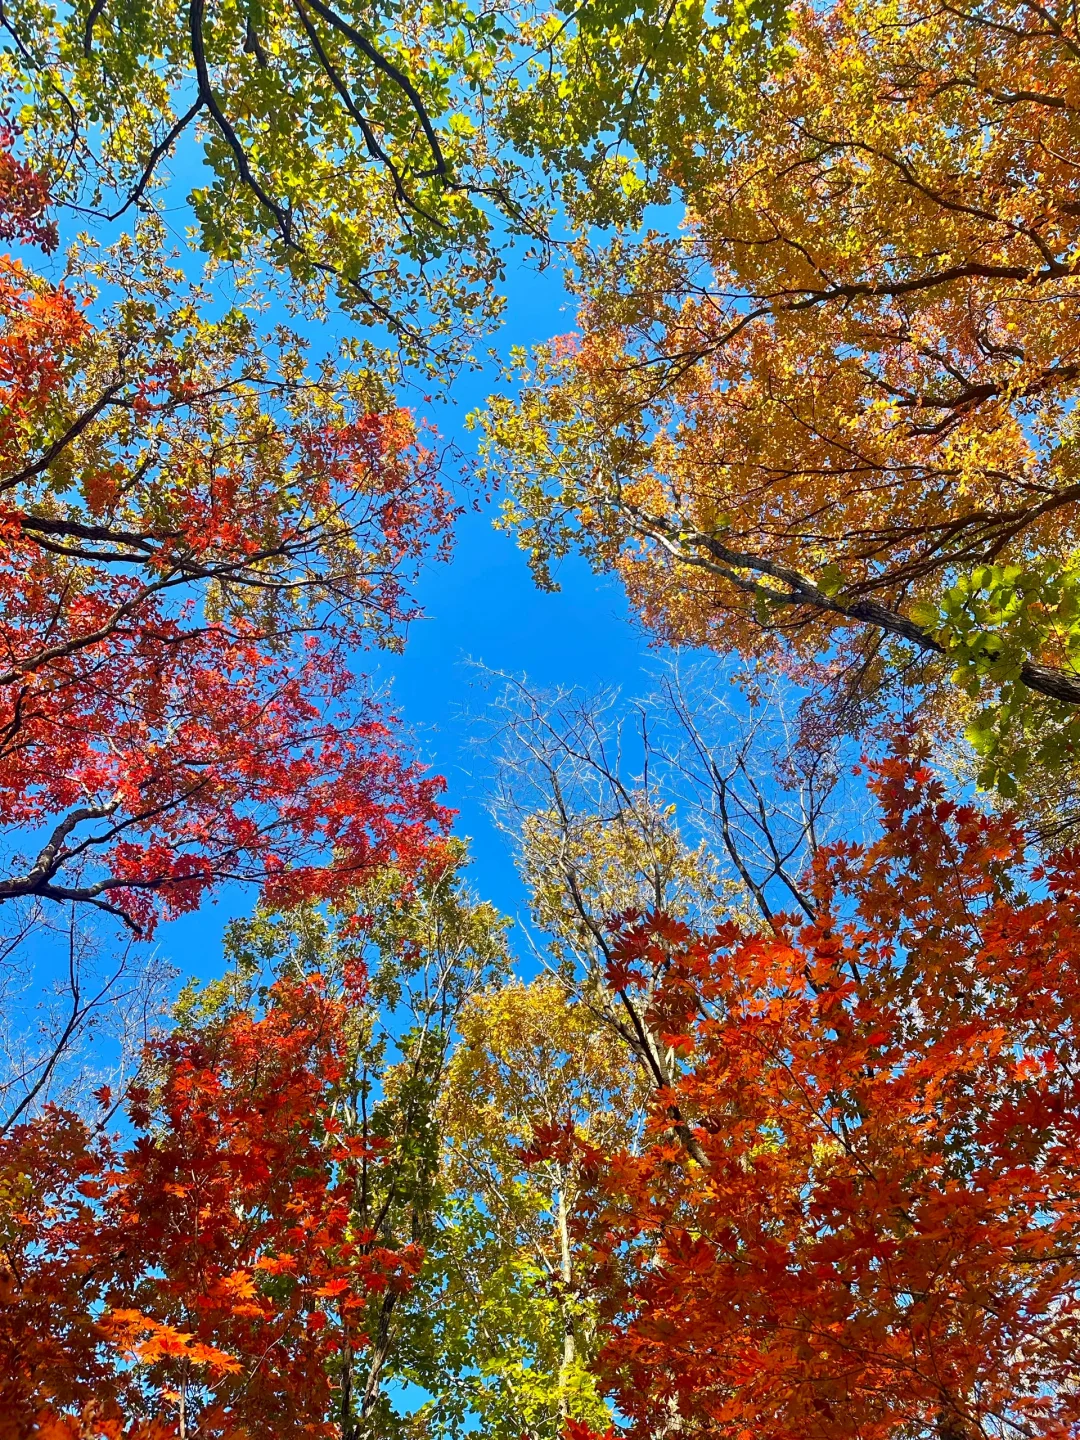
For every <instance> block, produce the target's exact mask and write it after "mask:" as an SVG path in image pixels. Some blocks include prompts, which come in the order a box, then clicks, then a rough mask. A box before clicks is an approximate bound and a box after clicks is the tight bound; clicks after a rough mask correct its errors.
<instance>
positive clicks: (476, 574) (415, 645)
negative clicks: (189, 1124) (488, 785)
mask: <svg viewBox="0 0 1080 1440" xmlns="http://www.w3.org/2000/svg"><path fill="white" fill-rule="evenodd" d="M507 293H508V297H509V304H508V306H507V311H506V318H505V323H504V325H503V328H502V330H501V331H500V332H499V334H498V335H497V336H496V337H495V344H496V346H497V349H498V351H499V352H500V353H501V354H503V355H506V354H507V353H508V352H509V349H510V347H511V346H512V345H525V346H528V345H530V344H532V343H534V342H536V341H539V340H544V339H548V338H549V337H550V336H552V335H555V334H559V333H563V332H565V331H567V330H570V329H572V328H573V312H572V309H570V308H569V306H568V302H567V297H566V295H565V293H564V291H563V288H562V280H561V275H560V274H559V272H558V271H557V270H556V269H550V270H548V271H546V272H544V273H542V274H538V273H537V272H536V271H535V270H534V269H529V268H526V267H525V266H524V265H521V266H517V267H515V268H513V269H511V271H510V273H509V276H508V285H507ZM496 379H497V368H496V366H495V365H494V364H492V365H489V366H488V367H486V368H485V369H484V370H482V371H479V372H475V373H471V374H467V375H465V376H463V377H460V378H459V380H458V381H457V382H455V384H454V386H453V390H452V398H451V402H450V403H449V404H448V405H443V404H438V405H435V406H433V407H432V409H431V411H430V412H429V418H430V419H431V420H432V421H433V423H434V424H436V425H437V426H438V429H439V431H440V432H441V433H442V435H443V436H444V437H445V438H446V439H448V440H453V441H456V442H457V444H458V445H459V446H460V447H461V448H462V450H463V451H464V452H465V453H466V455H468V454H470V453H472V452H473V451H474V448H475V436H474V435H472V434H470V433H468V432H466V431H465V430H464V428H463V426H462V421H463V420H464V417H465V415H466V414H468V412H469V411H470V410H471V409H474V408H475V407H476V406H478V405H479V404H481V403H482V402H483V399H484V397H485V396H486V395H487V394H488V393H489V392H490V391H491V389H492V388H493V387H494V385H495V383H496ZM497 514H498V497H496V500H495V502H494V503H493V504H491V505H488V506H486V507H484V508H483V509H482V510H480V511H479V512H477V511H474V510H471V509H470V510H468V511H467V512H466V514H465V515H464V516H463V517H462V519H461V521H460V525H459V529H458V538H457V545H456V548H455V551H454V554H453V557H452V559H451V560H450V562H449V563H443V564H433V565H431V566H429V567H428V569H427V570H426V571H425V573H424V575H423V577H422V580H421V583H420V586H419V588H418V590H417V592H416V593H417V598H418V600H419V602H420V604H421V605H422V607H423V610H424V618H423V619H421V620H419V621H417V622H416V623H415V624H414V625H413V626H412V628H411V630H410V634H409V639H408V644H407V646H406V649H405V653H404V654H403V655H401V656H400V657H397V656H382V655H378V654H372V655H368V656H363V657H360V660H361V662H362V663H363V665H364V668H366V669H367V670H368V672H369V673H370V674H372V675H373V677H374V678H375V679H376V683H377V684H388V685H389V687H390V700H391V704H392V706H393V708H394V709H396V711H397V712H398V714H399V715H400V716H401V719H402V721H403V723H404V725H405V727H406V729H407V730H408V731H409V732H410V734H411V735H412V738H413V741H414V745H415V748H416V749H417V751H418V753H419V754H420V755H421V757H422V758H423V759H424V760H425V761H426V762H427V763H429V764H430V765H431V766H432V768H433V769H435V770H436V771H438V772H439V773H441V774H442V775H444V776H445V777H446V780H447V783H448V792H447V796H446V799H447V803H448V804H449V805H450V806H451V807H452V808H454V809H455V810H457V812H458V819H457V823H456V827H455V828H456V830H457V832H458V833H459V834H462V835H467V836H468V837H469V838H470V840H471V842H472V845H471V848H472V854H473V857H474V863H473V868H472V872H471V876H470V879H471V882H472V885H473V887H474V888H475V889H476V890H477V892H478V893H479V894H480V895H482V896H483V897H484V898H485V899H488V900H491V901H493V902H494V903H495V904H496V905H498V906H499V907H500V908H501V909H502V910H504V911H505V912H506V913H507V914H509V915H511V916H513V915H516V914H518V913H520V912H521V910H522V891H521V888H520V886H519V885H518V884H517V880H516V876H515V872H514V867H513V862H512V858H511V855H510V853H509V850H508V848H507V842H506V840H505V838H504V837H503V836H501V835H500V834H499V833H498V832H497V831H496V830H495V828H494V826H493V825H492V823H491V821H490V820H489V818H488V816H487V813H486V808H485V797H484V792H483V784H482V778H481V777H479V776H476V775H474V774H473V773H472V769H473V766H474V764H475V759H476V756H475V747H473V750H474V753H472V754H470V753H469V752H470V747H469V744H468V741H469V736H470V735H471V734H472V735H474V734H475V733H476V730H475V726H474V725H473V724H472V723H471V722H470V720H469V718H468V715H469V713H475V712H477V711H479V710H481V709H482V708H483V706H484V705H485V696H484V694H483V691H482V689H481V688H480V687H479V685H478V683H477V680H478V677H477V674H476V669H475V666H473V665H471V664H470V661H475V662H481V663H482V664H484V665H487V666H490V667H491V668H492V669H499V670H507V671H513V672H516V673H523V674H526V675H528V677H529V679H530V681H531V682H532V683H533V684H534V685H535V686H537V687H539V688H547V687H550V686H554V685H563V686H572V685H580V686H582V687H584V688H586V689H590V690H591V689H595V688H598V687H600V686H611V685H620V686H623V687H625V688H626V689H627V690H628V691H637V690H639V689H641V688H643V686H644V684H645V671H646V670H648V669H651V668H652V667H653V666H654V665H655V663H656V656H655V655H654V654H652V653H651V652H650V651H649V648H648V640H647V637H646V636H645V635H644V633H643V632H642V631H641V629H640V628H639V627H638V626H636V625H635V624H634V623H633V622H632V620H631V618H630V616H629V614H628V610H627V605H626V601H625V598H624V596H623V592H622V587H621V585H620V584H619V582H618V581H617V580H614V579H612V578H605V577H597V576H594V575H592V574H591V573H590V572H589V570H588V568H587V567H586V566H585V565H584V564H583V563H582V562H580V561H578V560H571V561H568V562H566V563H565V564H564V565H563V567H562V568H561V570H560V571H559V575H558V578H559V581H560V584H561V587H562V588H561V589H560V591H559V592H558V593H556V594H548V593H543V592H541V591H539V590H538V589H537V588H536V586H535V585H534V583H533V580H532V577H531V575H530V573H529V569H528V566H527V564H526V559H525V555H524V553H523V552H522V551H521V550H519V549H518V547H517V545H516V544H515V541H514V538H513V537H512V536H510V535H506V534H503V533H501V532H496V531H495V529H494V528H493V523H492V522H493V521H494V519H495V518H496V516H497ZM254 901H255V895H254V892H247V891H238V890H231V891H227V892H225V893H223V894H221V895H219V897H218V900H217V902H216V903H207V904H206V905H204V907H203V909H202V910H201V911H200V912H199V913H198V914H195V915H191V916H187V917H184V918H183V919H181V920H178V921H175V922H173V923H172V924H170V925H165V926H163V927H161V929H159V931H158V935H157V946H158V949H159V952H160V953H161V954H162V956H163V957H166V958H168V959H169V960H170V961H171V962H172V963H173V964H174V965H175V966H176V967H177V969H178V970H180V972H181V973H182V974H183V975H198V976H200V977H209V976H211V975H213V974H215V973H216V972H217V970H218V969H219V966H220V949H219V944H220V937H221V932H222V928H223V926H224V924H225V923H226V921H227V920H228V919H230V918H231V917H232V916H234V915H240V914H245V913H247V911H248V910H250V908H251V907H252V905H253V904H254Z"/></svg>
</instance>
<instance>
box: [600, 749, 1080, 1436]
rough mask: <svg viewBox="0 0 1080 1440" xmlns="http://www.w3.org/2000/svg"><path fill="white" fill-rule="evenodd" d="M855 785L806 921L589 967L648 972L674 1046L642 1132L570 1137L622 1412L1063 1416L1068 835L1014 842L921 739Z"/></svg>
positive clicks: (644, 943) (656, 933)
mask: <svg viewBox="0 0 1080 1440" xmlns="http://www.w3.org/2000/svg"><path fill="white" fill-rule="evenodd" d="M871 786H872V789H873V790H874V792H875V794H876V796H877V798H878V802H879V805H880V807H881V821H882V828H881V834H880V837H879V838H878V839H877V840H876V841H875V842H874V843H873V844H872V845H870V846H869V847H868V848H866V849H859V848H857V847H853V846H850V845H844V844H838V845H836V846H834V847H832V848H830V849H828V850H827V851H825V852H823V853H822V854H821V856H820V859H819V863H818V865H817V867H816V870H815V874H814V879H813V896H814V905H815V917H814V919H813V920H812V921H809V922H802V923H800V922H799V921H796V920H792V921H790V922H788V923H787V924H783V925H781V926H780V927H779V928H778V930H777V931H776V932H775V933H773V932H770V931H768V930H766V931H763V932H757V933H755V932H747V931H746V930H741V929H739V928H738V927H736V926H735V925H730V924H729V925H725V926H723V927H721V929H720V930H718V931H717V933H715V934H713V935H705V936H699V935H694V934H692V933H689V932H688V931H687V930H686V928H685V927H683V926H681V925H678V924H675V923H673V922H670V921H665V920H664V918H663V917H652V918H649V919H646V920H642V921H640V922H638V923H637V924H635V925H633V926H632V927H630V928H629V929H627V930H625V931H624V932H623V934H622V938H621V941H620V944H619V949H618V956H617V960H616V962H615V964H614V965H613V967H612V974H611V977H610V978H611V982H612V984H613V985H615V986H617V987H619V988H626V987H634V986H636V985H639V984H640V983H642V982H643V981H644V980H645V979H647V978H648V977H649V976H650V975H655V976H656V977H658V987H657V991H656V997H655V1001H654V1005H653V1010H652V1020H653V1023H654V1024H655V1025H656V1026H657V1027H658V1028H659V1030H660V1032H661V1033H662V1034H663V1036H664V1038H665V1040H666V1042H667V1043H668V1045H669V1046H670V1047H671V1050H672V1053H673V1055H674V1056H675V1057H677V1078H676V1079H675V1080H674V1081H673V1084H672V1088H671V1090H670V1092H668V1093H665V1094H662V1095H660V1096H659V1097H658V1100H657V1103H656V1105H655V1109H654V1116H653V1122H652V1138H651V1141H650V1143H649V1144H648V1145H647V1146H646V1148H645V1149H644V1150H643V1151H642V1152H641V1153H640V1154H636V1155H635V1154H631V1153H628V1152H621V1153H618V1152H615V1153H610V1154H607V1155H600V1154H599V1152H596V1151H593V1152H592V1156H591V1159H592V1162H593V1165H594V1172H593V1173H594V1177H595V1190H594V1199H593V1214H592V1221H591V1224H590V1226H589V1228H588V1234H589V1237H590V1240H591V1244H592V1246H593V1251H592V1253H593V1258H594V1262H595V1264H596V1266H597V1270H596V1280H597V1283H598V1284H599V1285H600V1287H601V1288H600V1293H601V1294H602V1295H603V1296H604V1297H605V1300H606V1304H607V1307H608V1315H609V1320H610V1323H611V1329H610V1332H609V1339H608V1341H607V1344H606V1347H605V1349H604V1351H603V1353H602V1356H601V1360H600V1365H601V1368H602V1370H603V1371H604V1373H605V1374H606V1376H607V1378H608V1382H609V1384H610V1385H611V1386H612V1387H613V1392H614V1398H615V1400H616V1402H617V1405H618V1408H619V1410H620V1411H622V1413H623V1414H624V1415H625V1416H626V1417H627V1419H628V1421H629V1422H630V1425H631V1432H632V1433H634V1434H641V1435H646V1434H651V1433H653V1430H654V1426H655V1423H656V1422H655V1417H656V1416H657V1415H658V1414H662V1415H667V1416H670V1417H671V1420H672V1423H674V1424H677V1425H678V1426H679V1427H680V1430H681V1431H684V1432H685V1433H690V1434H703V1435H711V1436H731V1437H735V1436H741V1435H745V1434H746V1433H748V1432H749V1431H753V1433H755V1434H760V1435H765V1436H769V1437H773V1436H775V1437H777V1440H781V1437H783V1440H788V1437H795V1436H803V1437H821V1440H826V1437H830V1440H831V1437H836V1440H839V1437H849V1436H852V1435H859V1436H863V1437H878V1436H880V1437H886V1436H889V1437H896V1436H901V1435H910V1434H937V1435H938V1436H941V1437H950V1440H951V1437H973V1436H976V1435H983V1434H987V1433H1001V1432H1008V1431H1010V1430H1014V1429H1015V1431H1016V1432H1017V1433H1024V1434H1028V1435H1038V1436H1054V1437H1059V1436H1065V1435H1071V1434H1073V1433H1075V1429H1076V1426H1077V1424H1078V1423H1080V1413H1078V1410H1077V1398H1076V1391H1075V1385H1074V1384H1073V1374H1074V1367H1075V1356H1076V1326H1077V1321H1078V1313H1077V1310H1078V1304H1080V1289H1078V1286H1080V1272H1078V1269H1077V1259H1076V1256H1077V1241H1078V1225H1080V1217H1078V1215H1077V1209H1076V1186H1077V1173H1078V1165H1080V1159H1078V1156H1080V1150H1078V1124H1080V1109H1078V1106H1077V1094H1076V1084H1075V1076H1074V1069H1075V1058H1076V1057H1075V1051H1076V1036H1077V1018H1078V1006H1080V998H1078V997H1080V989H1078V985H1077V973H1078V964H1080V961H1078V957H1080V931H1078V927H1080V858H1078V857H1077V855H1076V854H1075V853H1069V854H1066V855H1063V856H1060V857H1058V858H1056V859H1055V860H1052V861H1050V862H1048V863H1046V864H1043V865H1039V866H1038V867H1036V868H1034V869H1029V868H1027V867H1026V866H1025V862H1024V846H1023V841H1022V838H1021V836H1020V833H1019V831H1018V830H1017V828H1016V825H1015V822H1014V821H1013V820H1012V819H1010V818H1008V817H1005V818H1001V819H998V818H991V817H989V816H987V815H986V814H984V813H982V812H981V811H979V810H977V809H975V808H973V807H970V806H963V805H957V804H956V803H954V802H953V801H951V800H947V799H946V798H945V797H944V794H943V791H942V787H941V785H940V783H939V782H938V781H937V780H935V779H934V778H933V776H932V774H931V773H930V771H929V770H928V769H927V768H926V766H925V764H924V763H923V762H922V760H921V759H920V758H919V757H918V756H908V757H898V758H895V759H892V760H889V761H887V762H886V763H884V764H881V765H878V766H875V767H874V770H873V772H872V777H871ZM672 1107H677V1109H678V1111H679V1112H680V1114H681V1116H682V1118H683V1119H684V1121H685V1122H686V1124H687V1125H688V1126H689V1127H690V1129H691V1131H692V1134H693V1137H694V1139H695V1140H696V1142H697V1145H698V1146H700V1152H699V1159H694V1158H692V1157H691V1156H690V1155H689V1154H688V1152H687V1149H686V1147H685V1144H684V1142H683V1141H682V1140H681V1139H680V1138H679V1134H678V1133H677V1129H675V1128H673V1123H672ZM676 1417H677V1418H676Z"/></svg>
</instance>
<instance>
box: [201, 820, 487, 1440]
mask: <svg viewBox="0 0 1080 1440" xmlns="http://www.w3.org/2000/svg"><path fill="white" fill-rule="evenodd" d="M464 863H465V850H464V846H463V845H461V844H460V842H455V841H451V842H448V845H447V847H446V849H445V850H444V851H442V852H440V853H439V854H438V855H433V856H432V857H430V858H429V860H428V861H427V863H425V864H424V865H423V866H422V867H421V869H420V871H419V872H418V873H417V874H416V875H410V874H408V873H405V872H401V871H398V872H395V871H393V870H384V871H381V872H380V873H379V874H378V875H376V876H373V877H369V878H368V879H367V880H366V881H365V882H364V883H363V884H362V885H361V886H359V887H358V888H357V889H356V890H355V891H353V892H352V893H351V894H350V896H349V897H348V900H347V901H346V902H344V903H343V904H342V905H340V906H338V907H337V908H336V909H334V910H331V911H330V912H328V913H327V912H325V911H320V910H318V909H316V908H314V907H312V906H310V905H305V906H301V907H299V908H296V909H293V910H290V911H289V912H287V913H285V914H282V915H276V916H275V915H272V914H269V913H266V912H263V913H259V914H257V915H256V916H255V917H254V919H253V920H252V921H250V922H237V923H236V924H235V925H233V926H232V927H231V929H230V934H229V942H228V950H229V954H230V956H231V958H232V961H233V970H232V972H231V974H230V975H229V976H227V977H226V979H225V980H223V981H221V982H216V983H215V984H213V985H212V986H210V987H208V989H207V990H206V992H205V994H204V995H203V996H202V997H201V998H197V997H194V996H192V997H191V999H192V1000H193V1001H194V1003H195V1005H196V1007H197V1008H198V1009H201V1008H203V1007H209V1009H210V1011H211V1012H213V1011H214V1009H215V1008H217V1007H218V1006H220V1005H221V1004H232V1003H235V1001H236V997H237V987H239V1000H240V1003H241V1004H242V1005H246V1004H250V1000H251V996H252V993H253V986H254V985H255V983H256V981H257V979H258V977H259V976H260V975H262V974H265V973H266V972H267V970H269V973H270V974H272V975H273V974H277V975H282V976H291V975H294V974H300V975H303V974H306V973H308V972H309V971H310V970H312V969H313V968H314V969H316V970H317V971H318V972H319V973H320V974H323V975H325V976H326V977H327V978H328V983H332V984H333V985H335V986H337V987H339V988H340V987H341V986H343V985H346V984H347V982H348V977H349V976H350V974H352V973H354V972H356V971H357V970H358V969H360V970H362V972H363V973H365V974H366V975H367V976H368V977H369V978H368V982H367V985H366V988H365V991H364V995H363V1004H362V1006H358V1005H356V1004H355V1002H353V1003H352V1006H351V1015H350V1019H351V1026H352V1029H351V1036H352V1046H353V1048H352V1050H351V1052H350V1058H349V1064H348V1066H347V1068H346V1071H345V1073H344V1074H343V1076H342V1080H341V1082H340V1084H339V1087H338V1097H337V1105H336V1109H335V1116H336V1121H337V1123H338V1124H339V1125H340V1127H341V1134H342V1135H343V1136H344V1137H346V1138H347V1139H349V1140H350V1142H351V1143H354V1144H357V1145H361V1146H362V1147H365V1151H370V1153H371V1155H372V1156H373V1157H374V1159H375V1161H377V1163H373V1164H371V1165H364V1166H362V1167H361V1170H360V1171H359V1173H358V1175H357V1176H356V1178H355V1182H354V1185H353V1189H352V1192H351V1196H350V1210H351V1215H352V1224H353V1226H354V1227H356V1228H357V1229H359V1230H362V1231H363V1232H364V1233H366V1234H368V1235H370V1237H371V1243H372V1244H376V1245H378V1246H380V1247H381V1248H382V1250H384V1251H386V1252H387V1253H390V1252H393V1253H397V1252H402V1253H405V1252H408V1253H409V1254H415V1255H417V1256H418V1257H420V1259H419V1267H418V1269H417V1271H416V1273H415V1275H414V1277H413V1288H415V1290H416V1298H415V1299H414V1298H413V1297H412V1294H411V1292H406V1291H405V1290H404V1289H403V1288H401V1287H394V1286H390V1287H385V1288H381V1289H379V1290H377V1291H373V1293H372V1294H371V1295H370V1296H369V1297H368V1299H367V1301H366V1303H365V1306H364V1310H363V1314H362V1316H361V1321H362V1323H361V1327H360V1328H361V1330H362V1332H363V1335H364V1337H365V1339H364V1343H363V1344H357V1345H355V1346H354V1347H353V1348H352V1349H349V1350H347V1351H346V1352H345V1353H344V1354H343V1356H342V1359H341V1363H340V1365H339V1366H337V1367H336V1368H334V1367H332V1369H333V1373H334V1374H335V1376H336V1381H337V1384H338V1386H339V1391H340V1404H339V1410H338V1414H339V1417H340V1427H341V1429H340V1433H341V1435H342V1437H343V1440H374V1437H381V1436H387V1435H397V1434H400V1433H401V1430H402V1425H403V1419H402V1416H401V1415H400V1414H399V1413H398V1407H397V1403H396V1397H395V1395H394V1393H393V1387H394V1384H395V1382H398V1381H400V1380H402V1379H409V1380H415V1378H416V1367H417V1364H418V1363H420V1364H422V1363H423V1362H422V1361H420V1360H419V1357H420V1356H421V1355H423V1356H426V1357H429V1351H428V1350H427V1349H426V1346H425V1337H426V1333H427V1330H426V1327H427V1323H428V1318H429V1303H430V1299H431V1292H430V1288H429V1282H428V1275H429V1272H430V1269H431V1249H432V1247H433V1246H435V1247H436V1249H437V1243H436V1235H437V1229H438V1224H439V1216H440V1214H441V1210H442V1205H443V1200H444V1195H445V1187H444V1182H443V1174H442V1159H443V1157H442V1150H443V1124H442V1120H441V1118H440V1106H441V1104H442V1101H443V1096H444V1092H445V1088H446V1083H447V1073H448V1068H449V1066H450V1063H451V1053H452V1047H453V1044H454V1041H455V1039H456V1035H457V1028H456V1027H457V1020H458V1017H459V1016H460V1015H461V1013H462V1012H463V1010H464V1009H466V1008H467V1007H468V1006H469V1004H470V1003H471V1002H472V1000H473V999H474V998H475V997H476V996H477V995H478V994H479V993H481V992H482V991H483V990H484V989H485V987H489V986H492V985H494V984H496V983H497V982H498V980H499V979H500V978H501V977H502V976H503V975H504V974H505V971H506V966H507V956H506V944H505V933H504V932H505V924H504V922H503V921H502V920H501V919H500V917H498V915H497V914H496V913H495V911H494V910H493V909H492V907H491V906H490V905H486V904H483V903H481V902H478V901H477V900H476V899H475V898H474V897H473V896H472V895H471V893H470V892H469V891H468V889H467V888H466V887H465V885H464V882H463V879H462V873H461V872H462V869H463V866H464ZM188 1003H189V1001H188V1000H185V1007H186V1005H187V1004H188ZM417 1282H419V1283H417ZM445 1363H446V1357H445V1356H439V1357H438V1358H436V1360H435V1361H434V1365H433V1366H429V1369H428V1371H425V1375H424V1378H425V1381H426V1380H429V1379H430V1377H431V1374H439V1373H441V1368H440V1367H444V1366H445ZM406 1423H407V1422H406Z"/></svg>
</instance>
